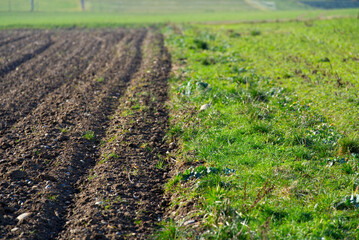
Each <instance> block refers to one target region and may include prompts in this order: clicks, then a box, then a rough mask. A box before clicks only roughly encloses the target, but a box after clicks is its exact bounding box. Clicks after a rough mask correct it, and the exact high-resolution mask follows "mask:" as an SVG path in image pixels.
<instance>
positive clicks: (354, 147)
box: [339, 137, 359, 155]
mask: <svg viewBox="0 0 359 240" xmlns="http://www.w3.org/2000/svg"><path fill="white" fill-rule="evenodd" d="M339 144H340V147H339V155H344V154H348V153H355V154H359V137H345V138H343V139H341V140H340V142H339Z"/></svg>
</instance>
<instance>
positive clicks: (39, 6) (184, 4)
mask: <svg viewBox="0 0 359 240" xmlns="http://www.w3.org/2000/svg"><path fill="white" fill-rule="evenodd" d="M264 2H266V1H258V0H257V1H254V0H225V1H221V0H207V1H204V0H173V1H167V0H156V1H154V0H132V1H130V0H117V1H113V0H85V9H86V11H106V12H114V11H116V12H142V13H143V12H157V13H158V12H164V11H165V12H168V11H171V12H178V11H189V10H192V11H193V10H195V11H197V10H201V11H211V12H214V11H218V10H226V11H228V10H230V11H245V10H248V9H258V8H259V9H266V5H265V3H264ZM271 2H272V3H274V4H275V9H278V10H288V9H292V10H293V9H299V8H301V9H306V8H308V7H306V6H305V5H303V4H300V3H298V1H296V0H286V1H284V0H273V1H271ZM34 7H35V9H34V10H35V11H47V12H54V11H55V12H56V11H57V12H58V11H59V12H62V11H81V4H80V0H34ZM0 11H30V1H24V0H4V1H1V2H0Z"/></svg>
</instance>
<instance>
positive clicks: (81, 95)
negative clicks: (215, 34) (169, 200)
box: [0, 29, 171, 239]
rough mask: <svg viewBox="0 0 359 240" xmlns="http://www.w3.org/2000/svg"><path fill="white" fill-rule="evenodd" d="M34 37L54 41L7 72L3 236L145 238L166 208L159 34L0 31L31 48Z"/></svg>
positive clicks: (1, 159) (1, 148) (1, 137)
mask: <svg viewBox="0 0 359 240" xmlns="http://www.w3.org/2000/svg"><path fill="white" fill-rule="evenodd" d="M29 35H30V36H29ZM35 35H36V38H39V39H41V40H39V41H40V42H44V44H42V45H41V46H46V45H47V44H49V43H51V44H49V46H47V47H46V48H44V49H43V51H36V50H34V51H31V53H24V55H21V54H20V55H19V56H8V59H12V60H10V62H12V63H14V62H15V65H17V66H16V67H10V68H9V67H7V66H9V64H7V65H6V64H5V67H3V66H4V65H3V64H2V63H1V65H0V69H6V70H4V71H3V70H2V71H1V75H0V86H1V88H0V89H1V90H0V117H1V118H0V119H1V120H0V239H9V238H11V239H93V238H100V239H124V238H126V239H128V238H133V239H145V238H147V237H148V236H149V234H151V233H152V232H153V229H154V227H155V224H156V222H157V221H158V220H160V219H161V218H162V214H163V212H164V207H163V206H165V205H166V200H165V199H164V198H163V184H164V183H165V181H166V176H167V175H166V169H165V168H164V167H163V166H162V162H161V161H162V160H161V159H162V156H163V155H164V154H166V152H167V145H166V143H165V142H164V141H163V137H164V133H165V129H166V128H167V124H168V123H167V122H168V113H167V110H166V109H165V106H164V102H165V101H166V98H167V82H166V80H167V77H168V74H169V72H170V69H171V61H170V55H169V53H168V52H167V50H166V49H165V47H164V43H163V39H162V35H160V34H159V33H156V31H155V30H154V29H136V30H129V29H115V30H114V29H111V30H107V29H102V30H76V29H75V30H53V31H41V30H24V33H22V32H21V31H9V30H8V31H0V39H2V43H3V42H6V44H7V45H9V44H12V43H11V39H13V40H14V44H15V45H16V46H18V47H19V49H24V50H25V51H27V50H26V49H31V48H32V43H31V39H33V37H34V36H35ZM42 39H44V40H42ZM37 49H38V48H37ZM19 51H20V50H19ZM0 53H5V54H10V53H11V51H9V50H6V48H3V47H2V45H0ZM13 54H18V51H13ZM26 54H31V57H27V58H24V56H27V55H26ZM14 59H15V60H14ZM16 59H22V60H24V59H25V61H18V60H16ZM16 61H17V62H16ZM2 87H4V88H2ZM158 162H160V164H158ZM23 213H28V215H27V216H25V218H24V219H23V220H18V219H17V217H18V216H20V215H21V214H23Z"/></svg>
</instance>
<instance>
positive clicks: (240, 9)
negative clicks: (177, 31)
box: [0, 0, 359, 28]
mask: <svg viewBox="0 0 359 240" xmlns="http://www.w3.org/2000/svg"><path fill="white" fill-rule="evenodd" d="M306 2H307V3H315V4H318V3H319V4H320V3H323V4H324V5H323V6H324V7H325V6H326V4H329V5H333V4H334V5H336V6H337V7H338V8H341V7H343V6H344V5H343V2H347V3H350V4H357V5H358V6H359V2H357V1H353V0H348V1H335V0H327V1H324V0H319V1H313V0H312V1H306ZM84 3H85V9H84V11H83V10H82V8H81V1H80V0H34V11H33V12H31V11H30V10H31V4H30V1H29V0H2V1H0V27H1V28H9V27H10V28H11V27H24V26H26V27H30V26H33V27H51V26H67V27H69V26H87V27H96V26H99V27H100V26H118V25H128V24H141V23H143V24H148V23H150V24H152V23H167V22H174V23H188V22H191V23H193V22H213V21H214V22H233V21H239V22H240V21H253V20H254V21H260V20H277V19H278V20H280V19H303V18H304V19H305V18H319V17H324V18H326V17H333V16H334V17H337V16H351V17H355V16H357V15H358V8H350V9H335V10H327V9H325V8H322V7H318V6H319V5H318V6H317V7H312V6H310V4H304V3H303V2H301V1H297V0H286V1H285V0H272V1H262V0H208V1H204V0H192V1H191V0H181V1H180V0H172V1H167V0H132V1H130V0H102V1H100V0H85V1H84ZM315 4H314V5H315ZM327 8H328V7H327ZM329 8H330V9H331V7H329Z"/></svg>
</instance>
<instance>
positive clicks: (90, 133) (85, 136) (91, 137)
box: [82, 130, 96, 141]
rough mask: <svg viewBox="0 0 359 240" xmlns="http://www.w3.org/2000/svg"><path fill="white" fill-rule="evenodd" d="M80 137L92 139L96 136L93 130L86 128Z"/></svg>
mask: <svg viewBox="0 0 359 240" xmlns="http://www.w3.org/2000/svg"><path fill="white" fill-rule="evenodd" d="M82 137H83V138H85V139H86V140H89V141H94V140H95V138H96V135H95V132H94V131H91V130H88V131H86V132H85V133H84V135H83V136H82Z"/></svg>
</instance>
